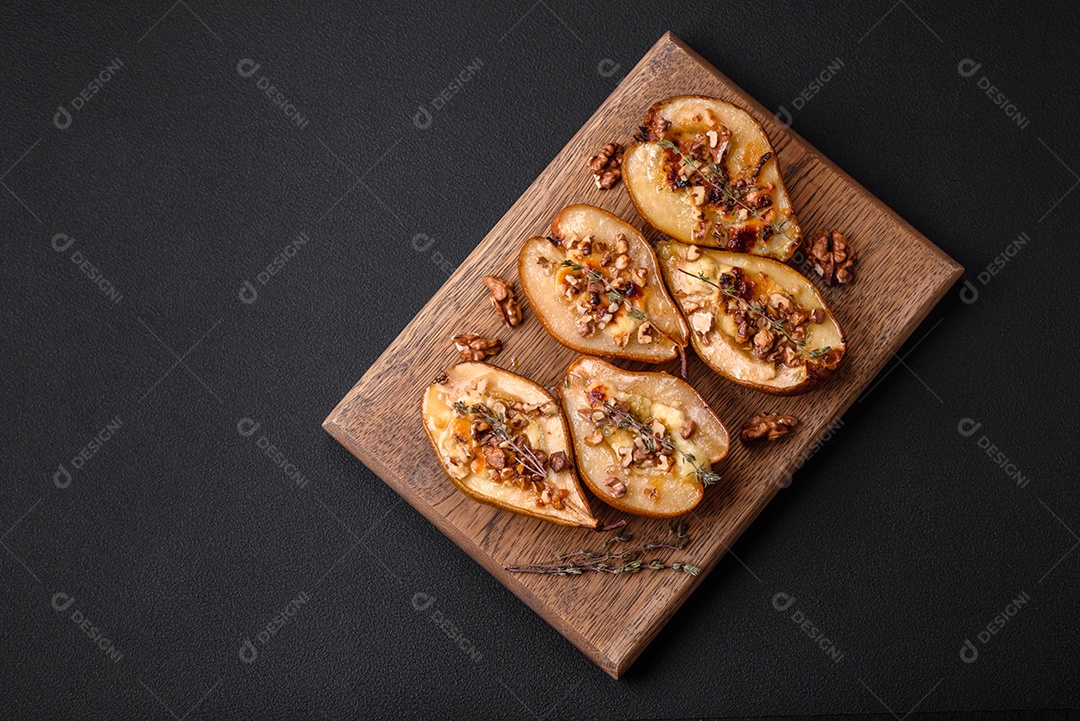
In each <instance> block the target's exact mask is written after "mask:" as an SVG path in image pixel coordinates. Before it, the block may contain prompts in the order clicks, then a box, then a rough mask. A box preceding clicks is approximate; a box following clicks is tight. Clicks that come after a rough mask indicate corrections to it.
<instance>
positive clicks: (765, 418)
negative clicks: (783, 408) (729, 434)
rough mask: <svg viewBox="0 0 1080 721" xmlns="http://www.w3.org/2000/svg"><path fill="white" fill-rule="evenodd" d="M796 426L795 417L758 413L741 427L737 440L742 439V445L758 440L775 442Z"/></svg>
mask: <svg viewBox="0 0 1080 721" xmlns="http://www.w3.org/2000/svg"><path fill="white" fill-rule="evenodd" d="M798 424H799V419H798V418H796V417H795V416H782V415H777V414H775V413H758V414H756V415H755V416H754V417H753V418H751V419H750V420H748V421H747V422H746V424H745V425H744V426H743V427H742V433H740V434H739V438H741V439H742V442H743V443H749V442H750V441H756V440H758V439H760V438H767V439H768V440H770V441H775V440H777V439H779V438H783V437H784V436H786V435H787V434H788V433H791V429H792V428H794V427H795V426H797V425H798Z"/></svg>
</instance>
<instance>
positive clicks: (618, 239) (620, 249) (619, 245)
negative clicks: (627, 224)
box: [615, 233, 630, 255]
mask: <svg viewBox="0 0 1080 721" xmlns="http://www.w3.org/2000/svg"><path fill="white" fill-rule="evenodd" d="M629 252H630V244H629V243H627V242H626V236H625V235H623V234H622V233H619V234H618V235H616V236H615V253H616V254H617V255H622V254H623V253H629Z"/></svg>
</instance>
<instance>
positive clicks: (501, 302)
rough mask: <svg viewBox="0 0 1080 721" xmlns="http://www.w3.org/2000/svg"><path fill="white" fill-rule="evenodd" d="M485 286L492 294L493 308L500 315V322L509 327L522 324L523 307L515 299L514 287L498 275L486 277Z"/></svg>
mask: <svg viewBox="0 0 1080 721" xmlns="http://www.w3.org/2000/svg"><path fill="white" fill-rule="evenodd" d="M484 285H486V286H487V289H488V291H489V292H490V293H491V307H493V308H494V309H495V312H496V313H498V314H499V320H501V321H502V322H503V323H504V324H506V325H508V326H515V325H517V324H518V323H520V322H521V307H520V306H519V305H518V304H517V300H516V299H515V298H514V286H512V285H511V284H510V283H509V281H505V280H503V279H502V278H500V277H499V276H497V275H485V276H484Z"/></svg>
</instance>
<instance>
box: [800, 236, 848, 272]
mask: <svg viewBox="0 0 1080 721" xmlns="http://www.w3.org/2000/svg"><path fill="white" fill-rule="evenodd" d="M807 253H808V254H809V256H810V262H811V263H813V266H814V270H816V271H817V273H818V275H820V276H821V277H822V278H823V279H824V280H825V284H826V285H836V284H837V283H850V282H852V281H853V280H855V272H854V270H853V269H852V267H851V266H852V265H853V264H854V263H855V260H856V254H855V249H854V248H852V247H851V246H850V245H848V240H847V238H845V237H844V236H843V234H842V233H840V231H838V230H821V231H818V232H817V233H815V234H814V235H813V236H811V237H810V240H809V242H808V244H807Z"/></svg>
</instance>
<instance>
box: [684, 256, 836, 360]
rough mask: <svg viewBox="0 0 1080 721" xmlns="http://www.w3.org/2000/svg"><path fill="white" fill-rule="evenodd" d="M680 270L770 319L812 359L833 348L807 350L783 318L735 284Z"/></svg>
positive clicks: (781, 332)
mask: <svg viewBox="0 0 1080 721" xmlns="http://www.w3.org/2000/svg"><path fill="white" fill-rule="evenodd" d="M679 272H680V273H682V274H683V275H688V276H690V277H691V278H697V279H698V280H700V281H702V282H703V283H708V284H709V285H711V286H712V287H714V288H717V289H719V290H720V292H721V293H723V294H724V295H726V296H727V297H729V298H734V299H735V300H736V301H738V303H739V304H740V307H742V308H744V309H745V310H748V311H749V312H750V313H751V314H752V315H755V316H757V317H759V318H764V319H765V320H766V321H768V323H769V325H770V326H771V327H772V329H773V330H774V331H776V332H777V333H779V334H780V335H782V336H784V338H786V339H787V340H788V341H790V342H791V343H793V344H794V345H795V346H796V347H797V348H799V350H801V351H803V352H804V353H805V354H806V355H807V356H808V357H809V358H810V359H811V360H820V359H821V358H822V357H823V356H824V355H825V354H826V353H828V352H829V351H831V350H832V346H825V347H824V348H815V349H814V350H810V351H808V350H806V341H804V340H795V339H794V338H792V337H791V336H790V335H789V334H788V332H787V326H786V325H785V324H784V322H783V321H782V320H780V319H779V318H774V317H773V316H771V315H769V313H768V311H766V310H765V306H763V305H762V304H761V303H751V302H749V301H747V300H744V299H743V298H742V297H741V296H740V295H739V294H738V293H737V292H736V291H735V286H733V285H720V284H719V283H714V282H713V281H712V280H710V279H709V278H708V277H707V276H706V275H705V274H704V273H703V272H701V271H698V272H697V273H691V272H690V271H687V270H683V269H682V268H679Z"/></svg>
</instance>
